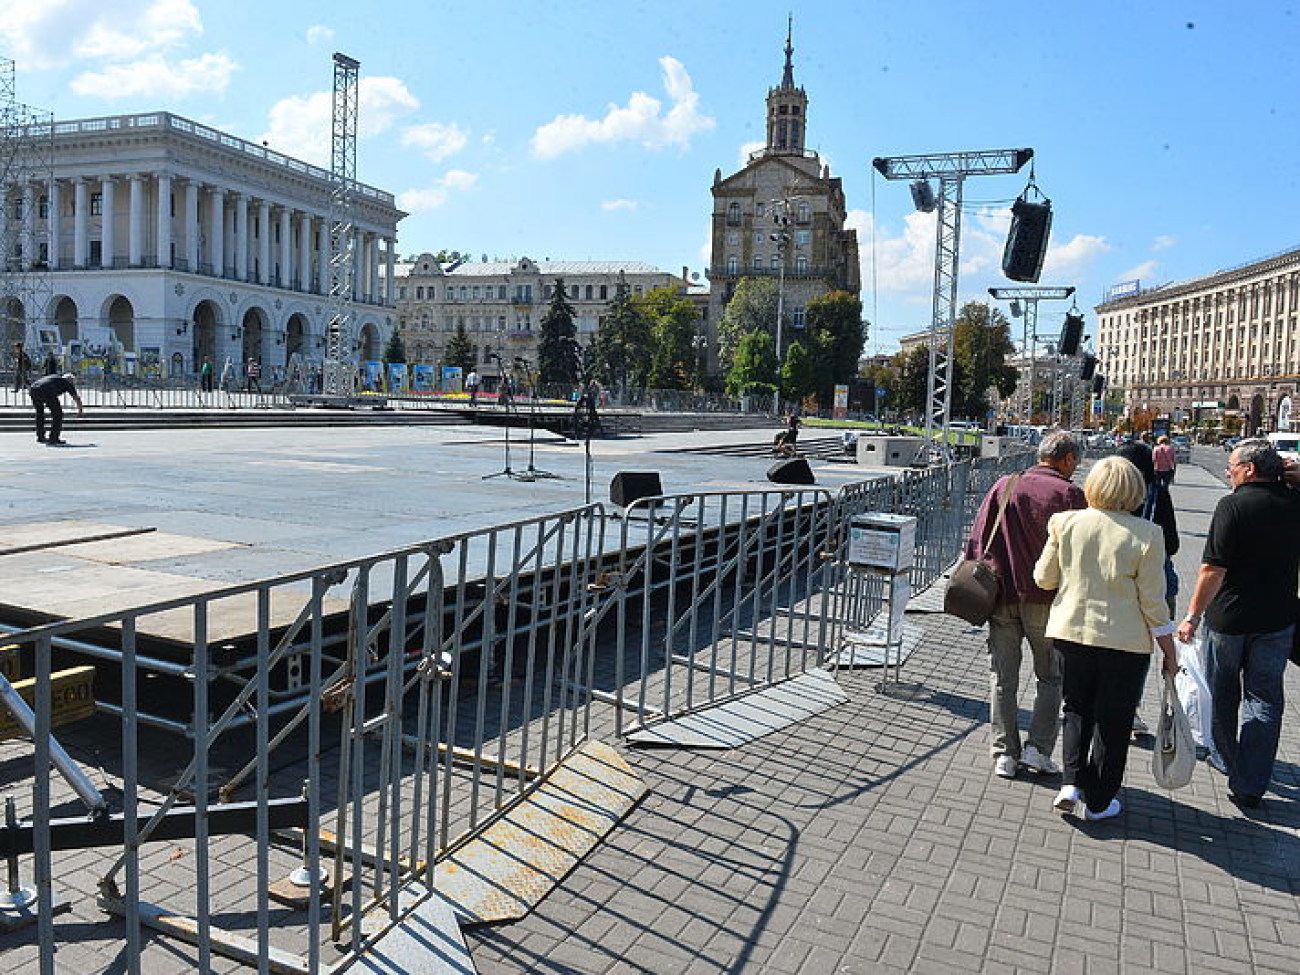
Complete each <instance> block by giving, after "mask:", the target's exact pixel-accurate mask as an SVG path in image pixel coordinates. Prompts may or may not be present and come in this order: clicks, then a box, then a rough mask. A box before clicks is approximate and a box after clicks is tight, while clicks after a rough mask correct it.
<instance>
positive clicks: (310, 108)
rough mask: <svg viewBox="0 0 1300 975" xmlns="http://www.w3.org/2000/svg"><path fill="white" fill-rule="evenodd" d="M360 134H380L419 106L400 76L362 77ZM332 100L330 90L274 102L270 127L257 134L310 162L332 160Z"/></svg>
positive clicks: (286, 151) (285, 151)
mask: <svg viewBox="0 0 1300 975" xmlns="http://www.w3.org/2000/svg"><path fill="white" fill-rule="evenodd" d="M357 102H358V107H357V115H358V122H357V126H358V133H357V134H358V135H359V136H362V137H369V136H375V135H379V134H381V133H383V132H385V131H387V130H388V129H390V128H392V126H393V124H394V123H395V122H396V121H397V119H399V118H401V117H402V116H403V115H406V114H408V113H409V112H413V111H415V110H416V109H418V108H419V107H420V103H419V101H417V100H416V98H415V96H414V95H412V94H411V93H410V91H408V90H407V87H406V85H405V84H403V83H402V81H401V79H399V78H386V77H374V78H362V79H361V81H360V82H359V87H358V93H357ZM332 117H333V101H332V97H331V94H330V92H328V91H317V92H312V93H311V94H310V95H290V96H289V97H288V98H283V99H281V100H280V101H278V102H276V103H275V104H274V105H272V106H271V111H270V119H269V121H268V128H267V130H266V131H265V132H264V133H262V135H261V136H259V137H258V141H259V142H266V143H268V144H269V145H270V146H271V148H272V149H275V150H277V151H279V152H284V153H288V154H289V155H291V156H296V157H298V158H299V159H305V160H307V161H308V162H314V163H319V164H321V165H328V164H329V156H330V127H331V119H332Z"/></svg>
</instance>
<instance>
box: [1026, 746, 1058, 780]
mask: <svg viewBox="0 0 1300 975" xmlns="http://www.w3.org/2000/svg"><path fill="white" fill-rule="evenodd" d="M1020 764H1021V765H1023V766H1024V767H1025V768H1027V769H1029V771H1031V772H1033V773H1034V774H1035V775H1060V774H1061V766H1059V765H1057V764H1056V763H1055V762H1053V761H1052V760H1051V759H1050V758H1048V757H1047V756H1046V755H1044V754H1043V753H1042V752H1040V751H1039V750H1038V749H1037V748H1035V747H1034V746H1033V745H1026V746H1025V753H1024V754H1023V755H1021V756H1020Z"/></svg>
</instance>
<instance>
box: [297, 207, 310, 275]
mask: <svg viewBox="0 0 1300 975" xmlns="http://www.w3.org/2000/svg"><path fill="white" fill-rule="evenodd" d="M298 287H299V288H300V289H302V290H303V291H310V290H311V214H310V213H300V214H298Z"/></svg>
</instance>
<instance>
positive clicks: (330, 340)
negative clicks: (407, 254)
mask: <svg viewBox="0 0 1300 975" xmlns="http://www.w3.org/2000/svg"><path fill="white" fill-rule="evenodd" d="M360 69H361V62H359V61H357V60H355V59H353V58H350V57H348V56H347V55H346V54H339V53H336V54H335V55H334V112H333V124H332V127H331V132H330V184H331V185H330V321H329V325H328V326H327V327H326V330H325V367H324V370H323V390H322V391H323V392H324V393H325V395H327V396H350V395H352V393H353V392H354V389H353V382H354V367H353V358H354V354H355V352H356V349H355V348H354V346H353V339H352V291H353V275H354V273H355V267H356V263H355V260H356V254H355V241H354V234H353V224H352V198H353V194H354V192H355V189H356V181H357V90H358V74H359V72H360Z"/></svg>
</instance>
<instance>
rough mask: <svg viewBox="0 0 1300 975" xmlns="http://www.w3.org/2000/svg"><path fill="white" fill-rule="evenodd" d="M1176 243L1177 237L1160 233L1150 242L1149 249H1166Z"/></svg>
mask: <svg viewBox="0 0 1300 975" xmlns="http://www.w3.org/2000/svg"><path fill="white" fill-rule="evenodd" d="M1177 243H1178V238H1177V237H1173V236H1171V235H1169V234H1161V235H1160V236H1159V237H1157V238H1156V239H1155V240H1153V241H1152V242H1151V249H1152V250H1153V251H1167V250H1169V248H1171V247H1173V246H1174V245H1175V244H1177Z"/></svg>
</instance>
